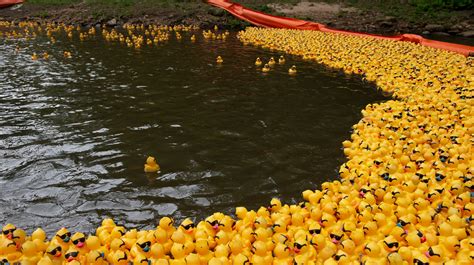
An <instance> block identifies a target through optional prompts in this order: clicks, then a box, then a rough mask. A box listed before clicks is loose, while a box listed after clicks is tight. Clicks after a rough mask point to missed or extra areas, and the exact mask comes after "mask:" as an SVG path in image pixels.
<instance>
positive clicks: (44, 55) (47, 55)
mask: <svg viewBox="0 0 474 265" xmlns="http://www.w3.org/2000/svg"><path fill="white" fill-rule="evenodd" d="M43 59H45V60H48V59H49V54H48V53H47V52H44V53H43Z"/></svg>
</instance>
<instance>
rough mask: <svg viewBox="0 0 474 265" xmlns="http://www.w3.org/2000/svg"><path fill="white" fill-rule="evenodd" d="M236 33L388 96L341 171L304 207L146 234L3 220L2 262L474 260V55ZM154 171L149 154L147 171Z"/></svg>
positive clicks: (108, 224)
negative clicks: (50, 233) (48, 228)
mask: <svg viewBox="0 0 474 265" xmlns="http://www.w3.org/2000/svg"><path fill="white" fill-rule="evenodd" d="M134 27H135V28H133V29H131V30H132V32H134V31H136V30H137V29H136V27H137V26H134ZM138 28H139V30H143V31H144V30H145V28H141V27H140V26H138ZM167 31H169V28H168V30H167ZM30 32H31V31H30ZM150 34H151V33H150ZM169 34H171V33H169ZM174 34H175V33H174ZM129 35H130V34H129ZM155 35H156V34H155ZM145 36H146V34H145ZM238 37H239V39H240V40H241V41H242V42H243V43H244V44H253V45H256V46H259V47H263V48H267V49H271V50H274V51H279V52H282V53H286V54H291V55H296V56H301V57H302V58H304V59H308V60H313V61H315V62H318V63H321V64H324V65H326V66H328V67H331V68H334V69H338V70H342V71H344V72H345V73H347V74H356V75H360V76H361V77H362V78H363V79H364V80H366V81H368V82H373V83H375V84H376V85H377V86H378V88H379V89H381V90H382V91H384V92H386V93H389V94H391V95H392V97H393V100H388V101H386V102H383V103H375V104H369V105H368V106H367V107H366V108H365V109H364V110H362V116H363V117H362V119H361V120H360V121H359V122H358V123H357V124H356V125H354V126H353V131H352V134H351V138H350V140H347V141H344V142H343V143H342V145H343V151H344V154H345V155H346V156H347V158H348V161H347V162H346V163H344V164H343V165H342V166H341V167H340V170H339V175H340V179H339V180H335V181H329V182H325V183H323V184H322V185H321V188H320V189H319V190H307V191H304V192H303V193H302V197H303V201H302V202H301V203H298V204H294V205H286V204H283V203H282V202H281V201H279V200H278V199H272V200H271V202H270V204H269V205H268V206H265V207H260V208H259V209H257V210H248V209H245V208H243V207H237V208H236V212H235V215H236V218H235V219H234V218H232V217H230V216H228V215H225V214H222V213H215V214H213V215H211V216H209V217H208V218H206V219H205V220H203V221H200V222H198V223H197V224H195V223H194V222H193V221H192V220H191V219H185V220H184V221H183V222H182V223H181V224H179V225H178V226H175V225H174V221H173V220H172V219H171V218H169V217H163V218H162V219H160V220H159V225H158V226H157V227H156V229H152V230H141V231H138V230H135V229H130V230H126V229H125V227H122V226H117V225H116V224H115V223H114V222H113V221H112V220H110V219H106V220H104V221H103V222H102V225H101V226H100V227H99V228H98V229H97V230H96V232H95V234H94V235H89V236H88V237H86V236H85V235H84V234H81V233H75V234H74V235H71V233H70V232H69V231H67V229H65V228H62V229H61V230H59V231H58V232H57V233H56V234H55V235H54V237H53V238H51V239H50V240H47V238H46V235H45V234H44V231H42V230H40V229H38V230H36V231H35V232H33V234H31V236H27V235H26V233H25V232H24V231H23V230H21V229H19V228H16V227H15V226H13V225H11V224H7V225H5V226H4V227H3V228H2V235H0V262H3V263H14V262H20V261H21V262H25V264H30V263H31V264H42V265H46V264H68V263H74V264H78V263H79V264H106V263H111V264H128V263H130V262H131V263H133V264H146V265H149V264H172V265H173V264H257V265H258V264H305V265H306V264H308V265H311V264H324V265H332V264H343V265H344V264H393V265H405V264H409V265H411V264H415V265H423V264H447V265H450V264H461V265H464V264H466V265H470V264H474V236H473V234H474V179H473V175H474V172H473V171H474V159H473V157H472V156H473V154H474V152H473V151H474V150H473V145H472V143H473V142H474V141H473V140H474V139H473V135H474V109H473V104H474V101H473V97H474V60H473V59H472V58H466V57H464V56H462V55H459V54H455V53H452V52H447V51H443V50H437V49H433V48H429V47H424V46H420V45H417V44H414V43H408V42H395V41H388V40H377V39H372V38H362V37H355V36H345V35H341V34H330V33H322V32H315V31H298V30H284V29H261V28H248V29H246V30H245V31H242V32H240V33H239V35H238ZM221 59H222V57H221ZM216 61H217V60H216ZM258 61H260V63H261V64H263V62H262V60H257V61H256V63H258ZM273 62H275V63H276V60H275V59H273ZM295 70H296V69H295ZM147 170H148V171H147ZM158 170H159V166H158V164H157V162H156V160H155V159H154V158H153V157H149V158H148V159H147V162H146V164H145V171H146V172H156V171H158Z"/></svg>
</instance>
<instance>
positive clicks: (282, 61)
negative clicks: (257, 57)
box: [278, 55, 285, 64]
mask: <svg viewBox="0 0 474 265" xmlns="http://www.w3.org/2000/svg"><path fill="white" fill-rule="evenodd" d="M278 63H279V64H284V63H285V57H284V56H283V55H280V58H278Z"/></svg>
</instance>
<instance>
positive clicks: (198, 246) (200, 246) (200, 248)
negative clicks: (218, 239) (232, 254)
mask: <svg viewBox="0 0 474 265" xmlns="http://www.w3.org/2000/svg"><path fill="white" fill-rule="evenodd" d="M195 251H196V254H198V255H199V260H200V261H201V264H207V263H208V262H209V260H210V259H211V258H213V257H214V255H213V253H212V252H210V251H209V243H208V242H207V240H205V239H198V240H196V243H195Z"/></svg>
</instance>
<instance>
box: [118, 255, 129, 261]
mask: <svg viewBox="0 0 474 265" xmlns="http://www.w3.org/2000/svg"><path fill="white" fill-rule="evenodd" d="M127 259H128V257H127V253H123V257H122V258H119V259H118V260H117V261H121V260H127Z"/></svg>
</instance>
